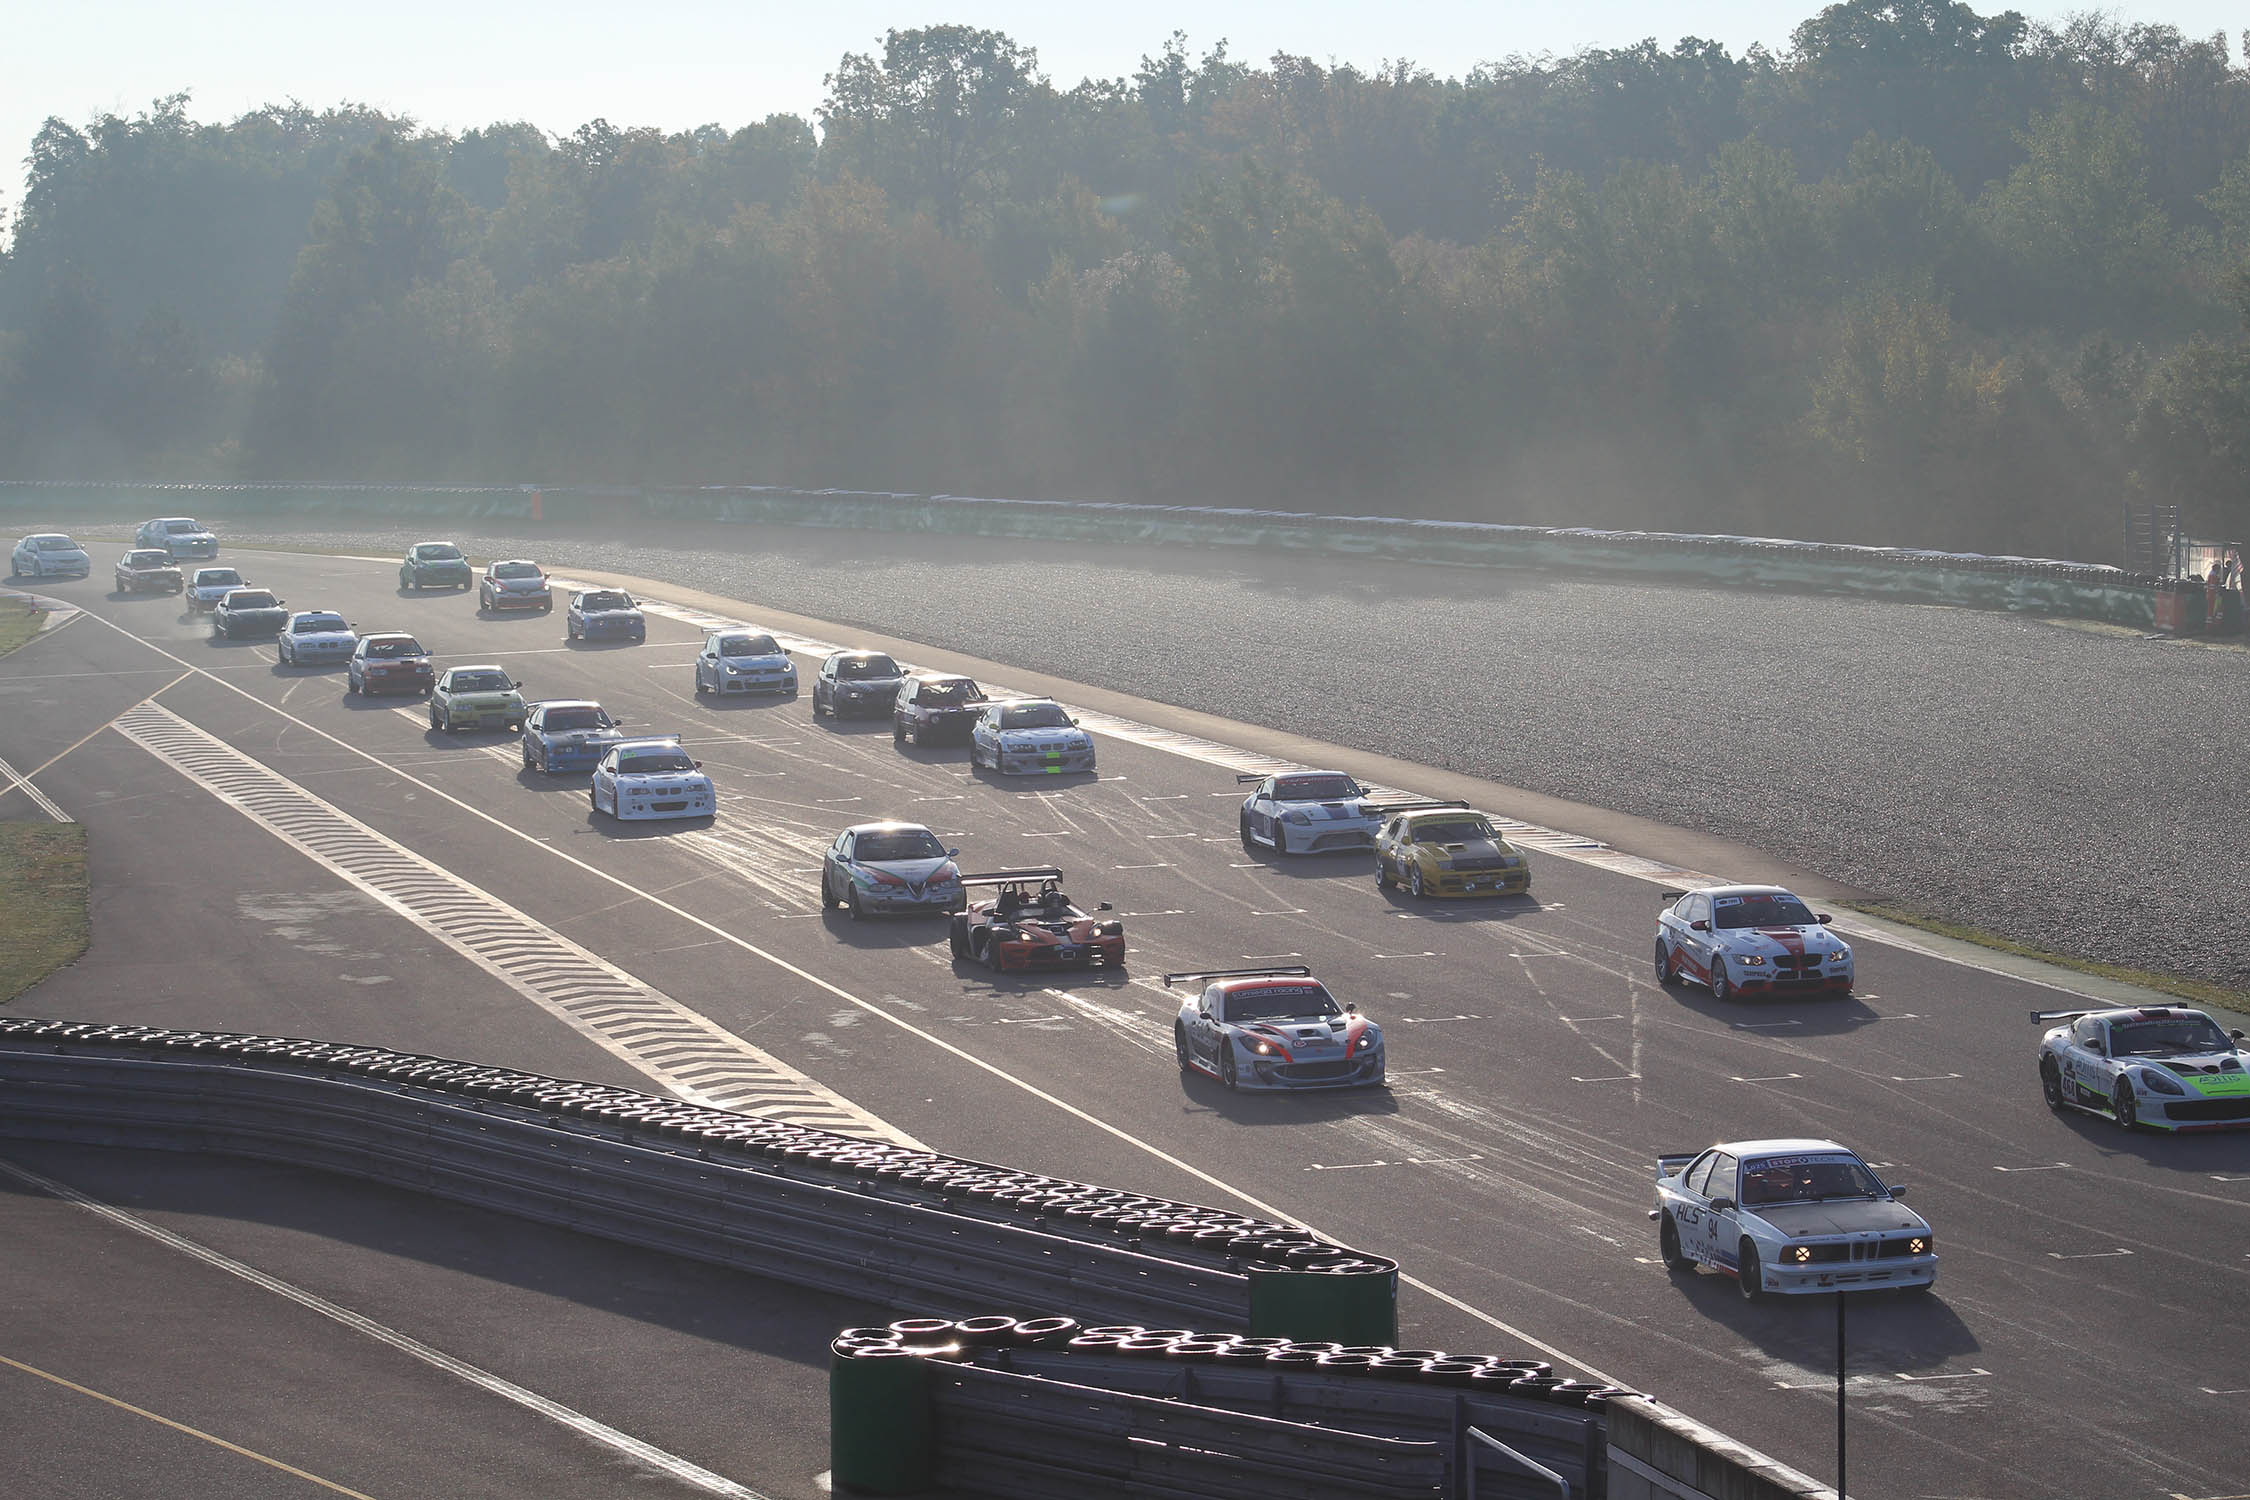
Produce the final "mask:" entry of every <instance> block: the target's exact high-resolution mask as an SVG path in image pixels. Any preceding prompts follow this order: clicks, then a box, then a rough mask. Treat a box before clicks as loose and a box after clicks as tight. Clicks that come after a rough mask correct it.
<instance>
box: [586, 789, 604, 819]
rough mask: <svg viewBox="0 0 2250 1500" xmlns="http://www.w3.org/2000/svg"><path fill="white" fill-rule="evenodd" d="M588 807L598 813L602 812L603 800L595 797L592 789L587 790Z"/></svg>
mask: <svg viewBox="0 0 2250 1500" xmlns="http://www.w3.org/2000/svg"><path fill="white" fill-rule="evenodd" d="M586 805H587V806H588V807H590V808H592V809H593V810H594V811H595V812H597V813H598V812H600V811H601V810H602V799H601V798H599V797H597V796H595V795H594V789H593V788H592V787H588V788H586Z"/></svg>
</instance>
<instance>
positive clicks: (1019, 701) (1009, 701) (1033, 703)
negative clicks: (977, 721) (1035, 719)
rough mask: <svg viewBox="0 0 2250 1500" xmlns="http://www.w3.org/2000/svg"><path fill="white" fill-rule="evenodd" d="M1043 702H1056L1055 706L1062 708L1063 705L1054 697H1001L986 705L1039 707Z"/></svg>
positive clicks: (997, 706) (987, 706) (989, 706)
mask: <svg viewBox="0 0 2250 1500" xmlns="http://www.w3.org/2000/svg"><path fill="white" fill-rule="evenodd" d="M1043 703H1054V704H1055V707H1057V708H1060V707H1062V705H1061V704H1060V703H1055V700H1054V699H1052V698H1001V699H999V700H997V701H995V702H992V703H987V704H986V705H985V707H986V708H1033V707H1037V706H1038V705H1040V704H1043Z"/></svg>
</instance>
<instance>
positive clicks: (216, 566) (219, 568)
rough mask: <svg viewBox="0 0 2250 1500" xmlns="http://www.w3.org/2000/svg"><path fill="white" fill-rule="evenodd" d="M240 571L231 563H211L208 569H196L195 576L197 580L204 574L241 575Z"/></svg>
mask: <svg viewBox="0 0 2250 1500" xmlns="http://www.w3.org/2000/svg"><path fill="white" fill-rule="evenodd" d="M155 550H156V549H155V548H154V547H151V548H149V551H151V552H154V551H155ZM241 571H242V570H241V569H240V568H237V567H236V566H235V565H234V564H233V563H213V564H212V565H211V566H210V567H208V568H197V569H196V570H195V576H196V577H198V578H201V577H202V576H203V575H204V574H206V573H234V574H240V573H241Z"/></svg>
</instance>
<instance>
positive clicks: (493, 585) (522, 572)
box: [477, 558, 555, 614]
mask: <svg viewBox="0 0 2250 1500" xmlns="http://www.w3.org/2000/svg"><path fill="white" fill-rule="evenodd" d="M554 607H555V590H554V587H553V586H552V585H551V584H549V583H548V582H547V575H546V573H545V572H543V571H541V569H540V567H539V564H537V563H535V562H525V561H524V560H523V559H521V558H511V559H509V560H508V561H506V562H496V563H490V564H488V565H487V566H486V567H485V570H484V577H482V578H480V579H478V580H477V608H478V609H488V610H490V611H492V612H493V613H494V614H498V613H500V611H502V610H504V609H536V610H538V611H540V612H541V613H542V614H544V613H545V612H547V611H548V610H551V609H553V608H554Z"/></svg>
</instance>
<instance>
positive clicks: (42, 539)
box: [8, 531, 94, 578]
mask: <svg viewBox="0 0 2250 1500" xmlns="http://www.w3.org/2000/svg"><path fill="white" fill-rule="evenodd" d="M8 561H9V571H10V572H12V573H13V574H14V575H15V576H16V577H18V578H85V577H89V576H91V575H92V573H93V571H94V560H93V559H92V558H91V557H88V556H87V555H86V549H85V548H84V547H81V546H79V545H78V544H77V543H76V542H74V541H72V540H71V539H70V538H69V537H67V536H64V535H63V534H62V533H61V532H59V531H50V532H45V533H42V534H40V535H38V536H27V537H25V538H24V539H23V540H22V541H20V542H18V543H16V546H15V550H14V551H13V552H11V553H10V554H9V556H8Z"/></svg>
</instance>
